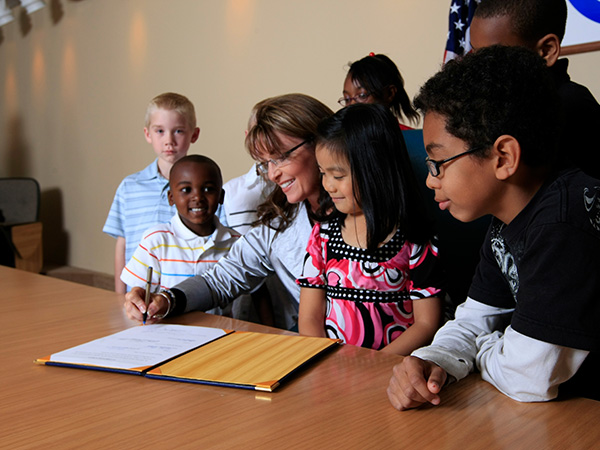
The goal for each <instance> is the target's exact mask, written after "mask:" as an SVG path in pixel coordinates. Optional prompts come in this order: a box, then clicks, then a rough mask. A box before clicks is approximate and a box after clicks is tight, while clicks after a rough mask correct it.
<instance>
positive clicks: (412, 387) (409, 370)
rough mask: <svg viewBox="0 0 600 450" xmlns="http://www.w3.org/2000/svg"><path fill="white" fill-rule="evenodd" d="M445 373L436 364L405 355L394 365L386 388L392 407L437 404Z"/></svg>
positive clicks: (401, 407) (403, 408)
mask: <svg viewBox="0 0 600 450" xmlns="http://www.w3.org/2000/svg"><path fill="white" fill-rule="evenodd" d="M446 378H447V374H446V371H445V370H444V369H442V368H441V367H440V366H438V365H437V364H434V363H432V362H431V361H425V360H423V359H420V358H416V357H414V356H407V357H405V358H404V359H403V361H402V362H401V363H400V364H397V365H396V366H394V370H393V374H392V378H391V379H390V384H389V386H388V389H387V393H388V398H389V399H390V402H391V403H392V405H393V406H394V408H396V409H398V410H400V411H404V410H406V409H411V408H417V407H419V406H421V405H422V404H423V403H431V404H432V405H439V403H440V396H439V395H438V394H439V393H440V391H441V390H442V387H443V386H444V383H445V382H446Z"/></svg>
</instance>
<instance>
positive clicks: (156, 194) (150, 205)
mask: <svg viewBox="0 0 600 450" xmlns="http://www.w3.org/2000/svg"><path fill="white" fill-rule="evenodd" d="M199 134H200V128H198V127H197V126H196V112H195V110H194V105H193V104H192V102H190V101H189V100H188V99H187V98H186V97H184V96H183V95H180V94H175V93H172V92H167V93H164V94H160V95H158V96H156V97H154V98H153V99H152V101H151V102H150V104H149V105H148V108H147V109H146V120H145V127H144V135H145V137H146V141H147V142H148V143H149V144H150V145H152V148H153V149H154V152H155V153H156V156H157V158H156V159H155V160H154V161H153V162H152V164H150V165H149V166H147V167H146V168H145V169H144V170H141V171H140V172H137V173H134V174H132V175H129V176H127V177H125V179H124V180H123V181H122V182H121V184H120V185H119V187H118V189H117V192H116V194H115V198H114V200H113V203H112V206H111V207H110V212H109V213H108V218H107V219H106V223H105V225H104V229H103V230H102V231H104V232H105V233H106V234H109V235H110V236H112V237H114V238H116V240H117V242H116V246H115V291H116V292H117V293H120V294H124V293H125V292H126V290H127V287H126V285H125V284H124V283H123V282H122V281H121V279H120V275H121V271H122V270H123V267H125V263H126V262H127V261H129V259H130V258H131V256H132V255H133V252H134V251H135V249H136V247H137V246H138V244H139V243H140V239H141V238H142V233H143V232H144V230H146V229H147V228H148V227H149V226H151V225H154V224H156V223H162V222H168V221H169V220H170V219H171V217H173V214H175V208H173V207H172V206H170V205H169V200H168V198H167V192H168V190H169V182H168V177H169V171H170V170H171V167H172V166H173V164H174V163H175V162H176V161H178V160H179V159H181V158H183V157H184V156H185V155H187V152H188V149H189V147H190V145H191V144H192V143H194V142H196V140H197V139H198V136H199Z"/></svg>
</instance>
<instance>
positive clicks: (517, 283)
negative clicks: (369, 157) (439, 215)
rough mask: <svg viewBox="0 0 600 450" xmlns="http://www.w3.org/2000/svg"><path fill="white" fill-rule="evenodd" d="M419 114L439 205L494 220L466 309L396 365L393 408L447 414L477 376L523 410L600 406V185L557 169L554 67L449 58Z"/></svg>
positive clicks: (466, 216)
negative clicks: (565, 401)
mask: <svg viewBox="0 0 600 450" xmlns="http://www.w3.org/2000/svg"><path fill="white" fill-rule="evenodd" d="M415 105H416V106H417V107H418V108H419V109H420V110H421V111H422V112H423V113H424V114H425V119H424V125H423V135H424V142H425V148H426V150H427V154H428V158H427V165H428V168H429V172H430V173H429V176H428V177H427V185H428V187H429V188H431V189H433V190H434V191H435V199H436V201H437V202H438V203H439V207H440V208H441V209H442V210H448V211H449V212H450V213H451V214H452V215H453V216H454V217H455V218H457V219H459V220H461V221H463V222H467V221H471V220H474V219H476V218H478V217H481V216H483V215H485V214H491V215H492V216H493V217H494V218H493V220H492V223H491V225H490V229H489V231H488V235H487V237H486V240H485V242H484V245H483V248H482V253H481V261H480V264H479V266H478V269H477V272H476V274H475V277H474V280H473V284H472V286H471V289H470V290H469V296H468V298H467V301H466V302H465V303H463V304H462V305H460V306H459V307H458V309H457V311H456V319H455V320H453V321H451V322H448V323H447V324H446V325H445V326H444V327H442V328H441V329H440V331H439V332H438V333H437V334H436V336H435V338H434V340H433V343H432V345H430V346H429V347H424V348H421V349H418V350H416V351H415V352H413V354H412V355H413V356H409V357H406V358H405V359H404V360H403V362H402V363H401V364H399V365H397V366H396V367H395V368H394V372H393V376H392V379H391V380H390V385H389V388H388V396H389V399H390V401H391V403H392V404H393V405H394V407H396V408H397V409H401V410H403V409H408V408H414V407H417V406H419V405H421V404H422V403H426V402H429V403H432V404H434V405H437V404H439V402H440V396H439V393H440V391H441V389H442V387H443V386H444V384H445V383H446V382H447V381H451V380H459V379H461V378H464V377H465V376H467V375H468V374H469V373H470V372H471V371H473V370H474V369H475V368H477V369H479V370H480V371H481V376H482V378H483V379H484V380H486V381H489V382H490V383H491V384H493V385H494V386H495V387H496V388H498V389H499V390H500V391H501V392H503V393H505V394H506V395H508V396H510V397H511V398H514V399H516V400H519V401H546V400H551V399H553V398H555V397H557V395H558V393H559V390H560V393H561V394H564V393H570V394H575V395H582V396H587V397H591V398H595V399H600V395H599V388H598V386H599V384H598V383H597V381H596V380H595V378H597V373H596V372H594V370H595V369H596V368H597V367H598V363H599V361H598V351H599V350H600V327H598V323H600V277H598V274H599V273H600V258H599V257H598V255H599V254H600V180H597V179H594V178H591V177H589V176H587V175H585V174H584V173H583V172H581V171H580V170H579V169H571V170H566V171H562V172H560V173H559V172H557V171H556V170H555V169H554V167H555V156H556V155H557V142H556V132H557V120H558V119H557V116H558V114H557V110H558V107H559V100H558V96H557V94H556V89H555V86H554V84H553V82H552V80H551V79H550V76H549V73H548V71H547V70H546V68H545V61H544V60H543V58H541V57H540V56H538V55H536V54H535V53H533V52H531V51H529V50H526V49H523V48H520V47H499V46H492V47H489V48H485V49H482V50H479V51H477V52H475V53H472V54H470V55H467V56H466V57H465V58H463V59H462V60H460V61H451V62H450V63H448V64H447V65H446V66H445V67H444V69H443V70H442V71H441V72H439V73H438V74H437V75H435V76H434V77H432V78H431V79H430V80H429V81H428V82H427V83H426V84H425V85H424V86H423V87H422V88H421V91H420V93H419V95H418V96H417V98H416V99H415ZM560 154H561V155H564V152H561V153H560Z"/></svg>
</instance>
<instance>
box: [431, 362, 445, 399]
mask: <svg viewBox="0 0 600 450" xmlns="http://www.w3.org/2000/svg"><path fill="white" fill-rule="evenodd" d="M447 376H448V375H447V374H446V371H445V370H444V369H442V368H441V367H439V366H437V365H436V366H434V367H433V368H432V369H431V374H430V375H429V378H428V379H427V388H428V389H429V392H431V393H432V394H439V393H440V391H441V390H442V387H443V386H444V384H445V383H446V378H447Z"/></svg>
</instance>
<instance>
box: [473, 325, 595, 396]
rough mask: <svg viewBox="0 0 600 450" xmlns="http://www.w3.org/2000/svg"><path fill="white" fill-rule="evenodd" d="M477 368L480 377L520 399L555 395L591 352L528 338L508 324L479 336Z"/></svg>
mask: <svg viewBox="0 0 600 450" xmlns="http://www.w3.org/2000/svg"><path fill="white" fill-rule="evenodd" d="M477 347H478V349H479V350H478V352H477V357H476V363H477V367H478V368H479V370H480V371H481V377H482V378H483V379H484V380H486V381H488V382H489V383H491V384H492V385H494V386H495V387H496V388H497V389H498V390H499V391H501V392H503V393H504V394H506V395H508V396H509V397H511V398H513V399H515V400H518V401H520V402H541V401H548V400H552V399H553V398H556V396H557V395H558V387H559V385H560V384H562V383H564V382H565V381H567V380H569V379H570V378H571V377H572V376H573V375H575V373H576V372H577V370H578V369H579V367H580V366H581V364H583V361H584V360H585V359H586V357H587V356H588V354H589V352H588V351H585V350H577V349H573V348H569V347H563V346H560V345H554V344H550V343H548V342H543V341H540V340H537V339H533V338H530V337H527V336H525V335H523V334H521V333H519V332H517V331H515V330H513V329H512V327H510V326H509V327H508V328H507V329H506V331H505V333H504V334H502V333H500V332H495V333H492V334H489V335H483V336H480V337H478V338H477Z"/></svg>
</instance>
